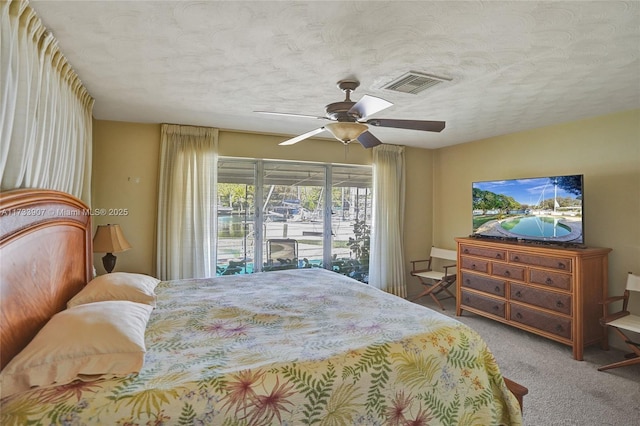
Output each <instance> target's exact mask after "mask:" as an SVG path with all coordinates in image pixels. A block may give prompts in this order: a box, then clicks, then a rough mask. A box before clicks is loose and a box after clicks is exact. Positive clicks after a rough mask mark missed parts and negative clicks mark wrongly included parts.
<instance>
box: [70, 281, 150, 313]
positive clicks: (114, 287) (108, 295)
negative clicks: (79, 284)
mask: <svg viewBox="0 0 640 426" xmlns="http://www.w3.org/2000/svg"><path fill="white" fill-rule="evenodd" d="M159 282H160V280H159V279H157V278H154V277H150V276H149V275H143V274H132V273H128V272H113V273H111V274H105V275H100V276H99V277H96V278H94V279H93V280H91V281H90V282H89V284H87V285H86V286H85V287H84V288H83V289H82V290H80V292H79V293H78V294H76V295H75V296H74V297H73V298H72V299H71V300H69V302H67V307H68V308H71V307H73V306H77V305H84V304H85V303H93V302H102V301H105V300H128V301H130V302H137V303H146V304H147V305H151V306H153V307H155V306H156V295H155V293H154V290H155V288H156V286H157V285H158V283H159Z"/></svg>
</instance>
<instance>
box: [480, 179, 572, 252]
mask: <svg viewBox="0 0 640 426" xmlns="http://www.w3.org/2000/svg"><path fill="white" fill-rule="evenodd" d="M582 182H583V175H568V176H548V177H539V178H526V179H508V180H494V181H485V182H474V183H473V185H472V196H473V233H472V235H473V236H476V237H488V238H504V239H514V240H523V241H540V242H548V243H558V244H583V243H584V236H583V230H582V227H583V226H582V225H583V212H582V202H583V199H582V198H583V188H582Z"/></svg>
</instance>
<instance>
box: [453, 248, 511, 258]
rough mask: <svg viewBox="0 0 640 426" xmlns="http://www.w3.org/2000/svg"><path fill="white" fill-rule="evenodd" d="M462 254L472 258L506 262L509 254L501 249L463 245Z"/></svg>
mask: <svg viewBox="0 0 640 426" xmlns="http://www.w3.org/2000/svg"><path fill="white" fill-rule="evenodd" d="M460 253H462V254H468V255H471V256H480V257H486V258H489V259H497V260H505V259H506V258H507V252H506V251H505V250H500V249H492V248H488V247H474V246H466V245H462V246H461V247H460Z"/></svg>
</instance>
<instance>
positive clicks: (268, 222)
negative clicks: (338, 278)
mask: <svg viewBox="0 0 640 426" xmlns="http://www.w3.org/2000/svg"><path fill="white" fill-rule="evenodd" d="M371 175H372V172H371V167H369V166H350V165H328V164H315V163H299V162H282V161H268V160H248V159H235V158H221V159H220V160H219V165H218V191H217V200H218V206H217V212H218V244H217V247H218V248H217V259H216V265H217V271H218V274H219V275H230V274H244V273H252V272H255V271H270V270H279V269H293V268H305V267H307V268H309V267H323V268H327V269H332V270H334V271H336V272H340V273H343V274H345V275H349V276H352V277H353V278H356V279H359V280H361V281H366V280H367V272H368V261H369V231H370V224H371V202H372V194H371V183H372V176H371ZM256 259H259V261H256Z"/></svg>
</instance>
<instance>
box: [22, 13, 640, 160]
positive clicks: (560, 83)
mask: <svg viewBox="0 0 640 426" xmlns="http://www.w3.org/2000/svg"><path fill="white" fill-rule="evenodd" d="M31 6H32V7H33V8H34V9H35V10H36V12H37V13H38V15H39V16H40V18H41V19H42V21H43V22H44V24H45V26H47V27H48V28H49V29H50V30H51V31H52V32H53V33H54V35H55V37H56V38H57V39H58V42H59V46H60V49H61V50H62V52H63V53H64V54H65V56H67V58H68V60H69V61H70V62H71V64H72V66H73V67H74V68H75V69H76V71H77V73H78V75H79V76H80V78H81V79H82V81H83V82H84V84H85V86H86V87H87V89H88V90H89V92H90V93H91V95H92V96H93V97H94V98H95V99H96V103H95V107H94V116H95V117H96V118H98V119H103V120H119V121H132V122H153V123H162V122H167V123H179V124H194V125H203V126H213V127H219V128H222V129H236V130H246V131H255V132H261V133H275V134H281V135H288V136H295V135H297V134H300V133H304V132H307V131H309V130H312V129H314V128H317V127H319V126H320V125H322V124H323V123H324V122H322V121H318V120H314V119H310V118H290V117H286V118H285V117H279V116H267V115H262V114H257V113H255V112H254V111H256V110H270V111H278V112H291V113H299V114H309V115H323V114H324V106H325V105H326V104H328V103H331V102H336V101H341V100H343V99H344V95H343V93H341V92H340V91H339V90H338V89H337V88H336V82H337V81H338V80H341V79H345V78H357V79H358V80H359V81H360V82H361V86H360V87H359V88H358V89H357V90H356V91H355V93H354V94H353V96H352V99H353V100H358V99H359V98H360V96H362V95H363V94H369V95H373V96H378V97H382V98H384V99H387V100H388V101H390V102H393V103H394V106H392V107H390V108H388V109H386V110H385V111H383V112H380V113H378V114H376V115H374V116H373V117H374V118H400V119H419V120H443V121H446V123H447V126H446V128H445V129H444V130H443V131H442V132H441V133H427V132H420V131H414V130H392V129H382V128H373V129H372V130H371V132H372V133H374V134H375V135H376V136H377V137H378V138H380V139H381V140H382V141H383V142H385V143H391V144H399V145H408V146H416V147H424V148H437V147H442V146H447V145H453V144H457V143H463V142H467V141H471V140H477V139H482V138H486V137H491V136H495V135H501V134H507V133H512V132H517V131H522V130H526V129H531V128H537V127H543V126H548V125H552V124H556V123H561V122H567V121H572V120H577V119H581V118H587V117H593V116H598V115H602V114H607V113H612V112H616V111H623V110H629V109H634V108H639V107H640V62H639V56H640V2H638V1H626V2H618V1H601V2H598V1H567V2H564V1H552V2H534V1H509V2H500V1H471V2H460V1H433V2H432V1H414V2H404V1H383V2H374V1H356V2H350V1H335V2H331V1H311V2H303V1H277V2H266V1H255V2H254V1H252V2H247V1H233V2H222V1H180V2H178V1H158V2H152V1H144V2H142V1H123V2H113V1H84V2H82V1H76V2H63V1H54V2H46V1H32V2H31ZM407 71H419V72H424V73H428V74H435V75H437V76H443V77H447V78H450V79H451V81H449V82H446V83H441V84H439V85H437V86H435V87H434V88H431V89H429V90H427V91H424V92H422V93H420V94H418V95H412V94H403V93H394V92H390V91H387V90H384V89H382V86H384V85H385V84H386V83H388V82H390V81H392V80H394V79H395V78H397V77H399V76H401V75H402V74H404V73H405V72H407ZM324 135H327V134H326V133H323V134H320V135H319V136H324ZM284 139H285V138H283V140H284ZM300 143H310V142H309V141H306V142H300ZM336 143H337V142H336Z"/></svg>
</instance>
